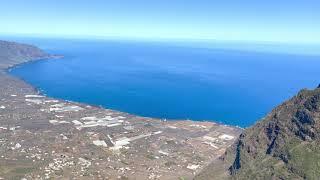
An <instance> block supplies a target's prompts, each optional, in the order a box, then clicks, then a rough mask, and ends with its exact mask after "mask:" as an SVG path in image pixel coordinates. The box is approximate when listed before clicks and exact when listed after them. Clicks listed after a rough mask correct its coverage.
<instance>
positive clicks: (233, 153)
mask: <svg viewBox="0 0 320 180" xmlns="http://www.w3.org/2000/svg"><path fill="white" fill-rule="evenodd" d="M319 135H320V89H319V88H317V89H315V90H302V91H301V92H300V93H299V94H298V95H297V96H295V97H293V98H292V99H291V100H289V101H287V102H285V103H283V104H282V105H280V106H279V107H277V108H275V109H274V110H273V111H272V112H271V113H270V114H268V115H267V117H265V118H264V119H262V120H261V121H260V122H258V123H257V124H256V125H255V126H253V127H251V128H248V129H246V130H245V131H244V132H243V133H242V134H241V135H240V137H239V139H238V140H237V142H236V143H235V144H234V145H233V146H232V147H231V148H229V149H227V151H226V153H225V155H224V156H222V157H221V158H220V159H221V160H220V162H215V163H216V164H211V165H210V166H211V167H210V168H207V169H205V170H204V171H206V172H202V173H200V174H199V175H198V176H197V177H198V179H206V178H207V179H208V178H210V179H223V178H226V179H230V178H231V179H270V178H272V179H292V178H293V179H305V178H307V179H316V178H317V177H319V176H320V155H319V154H320V136H319ZM219 163H220V166H221V164H223V166H224V167H225V168H224V169H219V168H216V167H217V166H219V165H218V164H219ZM210 170H212V172H211V173H210ZM222 171H225V172H222ZM217 174H218V175H219V174H220V175H221V174H224V175H223V176H217ZM215 177H219V178H215Z"/></svg>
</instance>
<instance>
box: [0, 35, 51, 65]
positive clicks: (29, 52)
mask: <svg viewBox="0 0 320 180" xmlns="http://www.w3.org/2000/svg"><path fill="white" fill-rule="evenodd" d="M49 57H50V56H49V55H48V54H47V53H45V52H44V51H42V50H40V49H39V48H37V47H35V46H32V45H26V44H20V43H15V42H7V41H2V40H0V70H1V69H6V68H8V67H10V66H14V65H17V64H20V63H24V62H28V61H30V60H36V59H45V58H49Z"/></svg>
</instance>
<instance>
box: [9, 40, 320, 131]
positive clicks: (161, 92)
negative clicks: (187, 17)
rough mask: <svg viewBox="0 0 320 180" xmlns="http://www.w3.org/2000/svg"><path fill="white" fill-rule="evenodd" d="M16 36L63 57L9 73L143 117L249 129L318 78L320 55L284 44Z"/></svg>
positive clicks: (64, 95) (51, 92)
mask: <svg viewBox="0 0 320 180" xmlns="http://www.w3.org/2000/svg"><path fill="white" fill-rule="evenodd" d="M19 41H20V42H21V41H22V42H26V43H31V44H34V45H37V46H38V47H40V48H42V49H44V50H46V51H47V52H49V53H52V54H60V55H64V58H62V59H56V60H44V61H36V62H32V63H28V64H24V65H21V66H19V67H16V68H14V69H12V71H11V73H12V74H13V75H15V76H17V77H20V78H22V79H24V80H25V81H27V82H29V83H30V84H32V85H34V86H35V87H38V88H39V89H41V90H42V91H43V92H44V93H45V94H47V95H48V96H52V97H56V98H61V99H66V100H71V101H77V102H83V103H89V104H94V105H101V106H103V107H106V108H110V109H115V110H119V111H124V112H128V113H132V114H136V115H141V116H148V117H156V118H166V119H192V120H210V121H217V122H222V123H225V124H229V125H237V126H241V127H247V126H250V125H253V124H254V123H255V122H256V121H257V120H258V119H259V118H262V117H263V116H265V115H266V113H267V112H269V111H270V110H272V109H273V108H274V107H275V106H277V105H279V104H280V103H281V102H283V101H284V100H286V99H288V98H290V97H292V96H293V95H295V94H296V93H297V92H298V91H299V90H300V89H302V88H315V87H316V86H317V85H318V83H319V82H318V81H317V80H318V77H319V67H320V56H319V55H316V54H312V53H310V54H309V55H307V54H305V55H303V54H299V53H297V52H298V51H299V50H301V49H299V48H296V49H295V48H292V47H291V48H288V49H289V50H286V49H287V48H286V47H285V45H283V46H274V48H273V51H269V50H266V49H265V48H261V46H259V45H256V44H246V45H244V44H241V43H239V44H237V43H236V44H232V45H230V44H228V43H222V42H220V43H215V44H210V43H199V42H198V43H195V42H190V43H182V42H176V43H173V42H166V41H163V42H151V41H149V42H147V41H146V42H142V41H133V40H131V41H125V40H72V39H35V38H34V39H32V38H30V39H19ZM244 46H245V47H250V48H247V49H246V48H243V47H244ZM270 46H271V45H270ZM271 49H272V48H271ZM279 49H282V50H281V52H278V51H277V50H279ZM284 49H285V50H284ZM290 49H291V51H290ZM293 49H295V50H293ZM303 51H304V52H306V51H305V50H301V52H303ZM295 53H297V54H295Z"/></svg>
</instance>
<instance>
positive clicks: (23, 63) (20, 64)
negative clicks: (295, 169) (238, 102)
mask: <svg viewBox="0 0 320 180" xmlns="http://www.w3.org/2000/svg"><path fill="white" fill-rule="evenodd" d="M62 58H64V56H63V55H49V57H44V58H36V59H32V60H29V61H26V62H22V63H19V64H15V65H12V66H9V67H7V68H5V70H4V72H5V73H6V74H7V75H9V76H11V77H13V78H15V79H19V80H21V81H23V82H25V83H26V84H29V83H28V82H26V81H25V80H24V79H22V78H19V77H16V76H14V75H11V74H10V71H11V70H12V69H14V68H17V67H19V66H23V65H26V64H29V63H33V62H36V61H50V60H56V59H62ZM0 71H1V69H0ZM29 85H30V86H32V87H33V88H34V89H35V93H37V94H39V95H43V96H47V94H45V93H43V91H42V90H41V89H40V88H38V87H35V86H34V85H31V84H29ZM47 97H48V98H53V99H57V100H61V101H66V102H70V103H78V104H83V105H89V106H92V107H97V108H101V109H108V110H112V111H117V112H120V113H123V114H128V115H131V116H136V117H140V118H149V119H157V120H159V121H162V120H165V121H190V122H205V123H213V124H218V125H221V126H227V127H233V128H239V129H242V130H243V129H244V128H242V127H240V126H233V125H228V124H224V123H223V122H220V121H215V120H192V119H169V118H155V117H148V116H140V115H137V114H132V113H127V112H123V111H118V110H114V109H109V108H107V107H103V106H101V105H95V104H89V103H82V102H76V101H71V100H66V99H60V98H56V97H50V96H47Z"/></svg>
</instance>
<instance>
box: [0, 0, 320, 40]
mask: <svg viewBox="0 0 320 180" xmlns="http://www.w3.org/2000/svg"><path fill="white" fill-rule="evenodd" d="M0 34H31V35H39V36H66V37H67V36H77V37H78V36H80V37H84V36H86V37H87V36H97V37H122V38H150V39H167V38H169V39H171V38H172V39H215V40H245V41H274V42H303V43H320V1H319V0H264V1H262V0H86V1H84V0H54V1H53V0H28V1H26V0H8V1H4V0H3V1H1V4H0Z"/></svg>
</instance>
